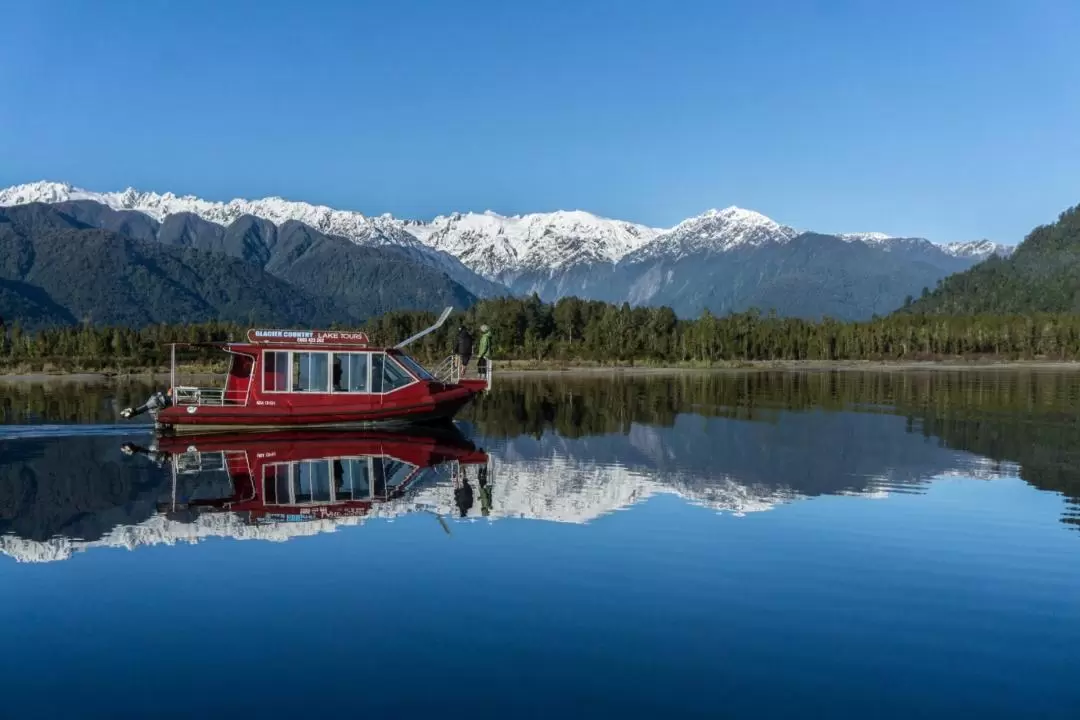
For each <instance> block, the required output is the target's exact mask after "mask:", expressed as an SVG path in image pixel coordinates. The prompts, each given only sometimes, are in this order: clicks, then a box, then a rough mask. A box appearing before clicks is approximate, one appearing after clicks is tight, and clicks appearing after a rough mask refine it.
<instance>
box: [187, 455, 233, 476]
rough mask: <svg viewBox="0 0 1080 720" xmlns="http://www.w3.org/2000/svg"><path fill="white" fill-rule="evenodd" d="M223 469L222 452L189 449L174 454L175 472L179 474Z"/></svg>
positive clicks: (223, 456)
mask: <svg viewBox="0 0 1080 720" xmlns="http://www.w3.org/2000/svg"><path fill="white" fill-rule="evenodd" d="M224 469H225V453H224V452H199V451H198V450H189V451H187V452H182V453H180V454H179V455H177V456H176V472H177V473H179V474H180V475H190V474H194V473H202V472H210V471H219V470H224Z"/></svg>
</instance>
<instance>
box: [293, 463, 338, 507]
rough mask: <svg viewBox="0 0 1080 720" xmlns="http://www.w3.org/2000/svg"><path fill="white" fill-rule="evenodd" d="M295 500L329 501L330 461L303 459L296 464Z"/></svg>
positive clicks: (306, 501)
mask: <svg viewBox="0 0 1080 720" xmlns="http://www.w3.org/2000/svg"><path fill="white" fill-rule="evenodd" d="M296 502H297V503H311V502H330V463H328V462H327V461H326V460H305V461H304V462H301V463H298V464H297V466H296Z"/></svg>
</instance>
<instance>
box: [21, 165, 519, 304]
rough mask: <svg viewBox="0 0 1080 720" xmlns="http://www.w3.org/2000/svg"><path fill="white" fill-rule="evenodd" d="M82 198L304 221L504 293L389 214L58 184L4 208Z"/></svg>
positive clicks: (215, 216) (214, 217) (218, 218)
mask: <svg viewBox="0 0 1080 720" xmlns="http://www.w3.org/2000/svg"><path fill="white" fill-rule="evenodd" d="M79 200H88V201H91V202H96V203H100V204H102V205H105V206H106V207H109V208H112V209H113V210H126V211H134V212H139V213H142V214H144V215H148V216H150V217H151V218H153V219H154V220H157V221H158V222H164V221H165V219H166V218H168V217H170V216H173V215H179V214H181V213H190V214H193V215H196V216H198V217H199V218H202V219H203V220H206V221H207V222H211V223H214V224H215V225H220V226H221V227H228V226H229V225H231V224H232V223H234V222H235V221H237V220H239V219H240V218H242V217H245V216H252V217H256V218H260V219H262V220H268V221H270V222H272V223H274V225H277V226H281V225H283V224H285V223H286V222H289V221H290V220H291V221H296V222H301V223H303V224H305V225H308V226H310V227H312V228H314V229H315V230H318V231H319V232H320V233H323V234H324V235H332V236H337V237H343V238H346V239H348V240H351V241H353V242H354V243H356V244H358V245H366V246H372V247H389V248H393V249H395V250H397V251H399V252H401V253H402V254H403V255H405V257H407V258H408V259H410V260H413V261H414V262H419V263H422V264H425V265H428V266H430V267H434V268H437V269H439V270H442V271H443V272H445V273H446V274H447V275H449V276H450V277H451V278H452V279H454V280H456V281H457V282H460V283H461V284H462V285H464V286H465V287H466V288H468V289H469V290H470V291H471V292H473V293H475V294H477V295H480V296H486V295H492V294H496V293H497V292H500V291H501V290H500V289H499V288H498V287H497V286H491V285H490V284H488V283H483V282H480V283H478V282H475V280H476V279H477V278H474V277H473V275H474V273H473V271H471V270H469V269H468V268H466V267H465V266H464V265H463V264H462V262H461V261H460V260H459V259H458V258H457V257H455V256H454V255H451V254H447V253H444V252H442V251H440V250H438V249H434V248H431V247H429V246H428V245H426V244H424V243H423V242H421V241H420V240H419V239H418V238H417V237H416V235H414V234H412V233H410V232H408V231H407V230H405V229H404V228H403V226H402V223H400V222H399V221H397V220H395V219H394V218H392V217H391V216H389V215H382V216H379V217H367V216H366V215H364V214H362V213H358V212H353V211H351V210H335V209H333V208H330V207H327V206H325V205H311V204H309V203H305V202H296V201H292V200H285V199H284V198H280V197H267V198H262V199H260V200H244V199H239V198H238V199H234V200H230V201H228V202H215V201H210V200H203V199H201V198H197V197H194V196H191V195H186V196H177V195H174V194H173V193H165V194H158V193H154V192H140V191H138V190H135V189H134V188H128V189H127V190H124V191H123V192H93V191H90V190H84V189H82V188H78V187H74V186H72V185H69V184H67V183H58V182H35V183H29V184H26V185H16V186H14V187H10V188H7V189H4V190H0V207H3V206H7V205H22V204H26V203H32V202H41V203H50V204H56V203H63V202H72V201H79Z"/></svg>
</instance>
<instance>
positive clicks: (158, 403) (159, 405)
mask: <svg viewBox="0 0 1080 720" xmlns="http://www.w3.org/2000/svg"><path fill="white" fill-rule="evenodd" d="M171 404H172V401H171V400H170V399H169V398H168V396H166V395H165V393H163V392H161V391H160V390H158V391H157V392H156V393H154V394H153V395H151V396H150V397H149V398H147V400H146V402H144V403H143V404H142V405H140V406H139V407H137V408H124V409H123V410H121V411H120V417H122V418H133V417H136V416H138V415H142V414H143V413H146V412H148V413H150V415H151V416H152V417H154V418H157V414H158V412H159V411H160V410H164V409H165V408H167V407H169V405H171Z"/></svg>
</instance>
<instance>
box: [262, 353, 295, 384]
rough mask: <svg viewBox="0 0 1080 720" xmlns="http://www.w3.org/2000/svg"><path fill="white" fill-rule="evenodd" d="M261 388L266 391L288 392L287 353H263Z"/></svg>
mask: <svg viewBox="0 0 1080 720" xmlns="http://www.w3.org/2000/svg"><path fill="white" fill-rule="evenodd" d="M263 390H265V391H266V392H288V390H289V353H287V352H272V351H268V352H265V353H263Z"/></svg>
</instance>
